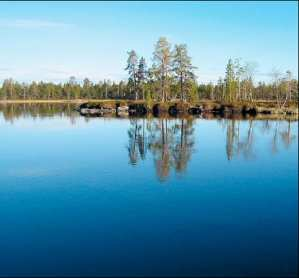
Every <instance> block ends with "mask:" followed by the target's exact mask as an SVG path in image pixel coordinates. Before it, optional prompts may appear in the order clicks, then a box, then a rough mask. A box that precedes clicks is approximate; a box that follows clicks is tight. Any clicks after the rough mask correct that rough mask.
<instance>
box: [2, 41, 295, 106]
mask: <svg viewBox="0 0 299 278" xmlns="http://www.w3.org/2000/svg"><path fill="white" fill-rule="evenodd" d="M256 68H257V66H256V65H255V64H254V63H249V62H244V63H242V62H241V59H232V58H231V59H229V60H228V63H227V65H226V67H225V75H224V77H219V80H218V82H217V83H216V84H213V83H209V84H199V83H198V82H197V81H196V76H195V73H194V70H195V69H196V67H195V66H194V65H193V64H192V59H191V57H190V56H189V54H188V49H187V45H186V44H176V45H174V47H173V48H172V46H171V44H170V43H169V42H168V41H167V39H166V38H165V37H161V38H159V40H158V41H157V43H156V44H155V48H154V52H153V57H152V65H150V66H149V65H148V64H147V62H146V60H145V59H144V57H142V56H141V57H139V55H137V53H136V51H135V50H131V51H129V52H128V57H127V66H126V68H125V70H126V71H127V73H128V80H126V81H120V82H115V81H110V80H104V81H100V82H98V83H94V82H92V81H90V80H89V79H88V78H85V79H84V80H83V82H78V81H77V80H76V78H75V77H74V76H72V77H70V79H69V81H68V82H66V83H61V84H55V83H51V82H32V83H30V84H28V83H20V82H17V81H15V80H13V79H12V78H10V79H5V80H4V81H3V82H2V86H1V87H0V100H18V99H24V100H38V99H43V100H57V99H66V100H73V99H132V100H145V101H152V100H155V101H170V100H174V99H176V100H182V101H191V102H192V101H197V100H200V99H210V100H218V101H229V102H233V101H253V100H275V101H277V102H281V103H282V102H287V101H296V100H298V80H296V79H294V78H293V76H292V73H291V72H290V71H286V72H285V73H281V72H279V71H277V70H273V71H272V73H271V79H272V81H271V83H265V82H254V78H255V73H256Z"/></svg>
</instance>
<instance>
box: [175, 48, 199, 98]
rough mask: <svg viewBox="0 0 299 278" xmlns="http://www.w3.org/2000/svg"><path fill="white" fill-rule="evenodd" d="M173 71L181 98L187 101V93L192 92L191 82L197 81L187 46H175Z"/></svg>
mask: <svg viewBox="0 0 299 278" xmlns="http://www.w3.org/2000/svg"><path fill="white" fill-rule="evenodd" d="M172 57H173V62H172V70H173V71H174V74H175V78H176V80H177V81H178V83H179V86H180V98H181V100H182V101H186V95H187V92H189V91H190V87H191V86H190V85H191V81H193V80H194V79H195V75H194V72H193V70H194V69H195V67H194V66H192V64H191V58H190V57H189V56H188V51H187V45H186V44H179V45H175V46H174V51H173V55H172Z"/></svg>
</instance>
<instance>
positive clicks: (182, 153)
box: [173, 120, 194, 173]
mask: <svg viewBox="0 0 299 278" xmlns="http://www.w3.org/2000/svg"><path fill="white" fill-rule="evenodd" d="M175 128H176V134H178V136H177V137H176V142H175V146H174V150H173V158H174V165H175V169H176V171H177V172H179V173H182V172H184V171H185V170H186V168H187V164H188V161H189V160H190V158H191V154H192V152H193V151H194V148H193V147H194V138H193V132H194V128H193V124H192V121H190V120H189V121H187V120H180V123H179V124H177V125H176V126H175Z"/></svg>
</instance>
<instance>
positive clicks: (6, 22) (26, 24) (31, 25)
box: [0, 19, 73, 29]
mask: <svg viewBox="0 0 299 278" xmlns="http://www.w3.org/2000/svg"><path fill="white" fill-rule="evenodd" d="M72 26H73V24H69V23H64V22H58V21H48V20H40V19H13V20H12V19H0V28H24V29H42V28H68V27H72Z"/></svg>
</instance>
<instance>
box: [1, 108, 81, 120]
mask: <svg viewBox="0 0 299 278" xmlns="http://www.w3.org/2000/svg"><path fill="white" fill-rule="evenodd" d="M75 108H76V105H75V104H70V103H20V104H19V103H7V104H0V113H1V114H2V115H3V118H4V120H5V121H8V122H10V123H14V121H15V120H16V119H19V118H26V117H31V118H40V119H42V118H46V117H52V116H60V117H69V118H70V121H71V123H72V124H75V119H76V118H77V117H80V115H79V114H78V113H77V112H76V111H75Z"/></svg>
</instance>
